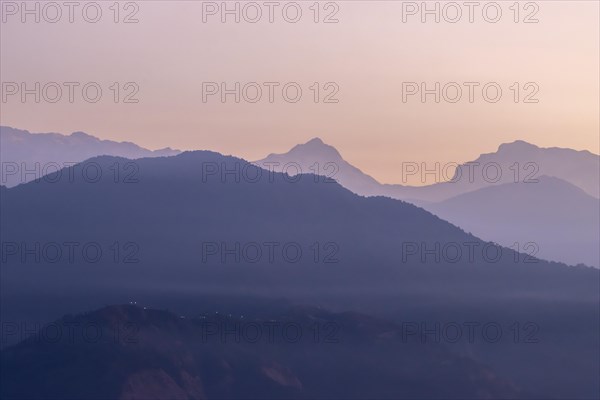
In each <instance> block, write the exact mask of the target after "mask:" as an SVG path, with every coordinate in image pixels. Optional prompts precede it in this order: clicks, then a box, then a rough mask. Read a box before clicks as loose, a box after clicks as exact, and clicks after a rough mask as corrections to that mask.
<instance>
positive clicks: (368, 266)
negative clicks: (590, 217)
mask: <svg viewBox="0 0 600 400" xmlns="http://www.w3.org/2000/svg"><path fill="white" fill-rule="evenodd" d="M131 162H132V161H131V160H127V159H124V158H118V157H109V156H102V157H96V158H93V159H90V160H87V161H86V162H84V163H82V164H80V165H76V166H73V167H71V168H69V169H66V170H64V171H62V173H61V174H60V175H58V176H54V177H52V176H49V177H48V179H42V180H40V181H38V182H29V183H26V184H23V185H19V186H16V187H12V188H7V189H4V190H2V191H0V202H1V204H2V207H0V218H1V220H2V224H1V226H0V236H1V237H2V265H1V269H0V273H1V279H0V292H1V296H2V301H1V302H0V307H1V311H2V313H1V316H2V320H3V321H25V320H35V319H38V320H45V321H46V322H48V319H45V317H47V316H48V315H53V316H54V317H55V316H56V315H62V314H64V313H65V312H72V311H73V310H82V309H92V308H96V307H97V306H98V305H102V304H107V303H108V304H114V303H117V302H123V300H124V299H131V298H134V299H135V298H147V297H154V298H158V299H159V300H160V303H158V304H161V303H164V302H166V301H168V299H169V298H172V297H174V296H176V297H181V298H182V299H184V300H181V301H180V303H186V302H187V299H193V298H195V296H206V295H211V294H218V295H220V296H224V297H230V296H256V297H262V298H267V299H273V301H278V300H275V299H279V298H282V297H284V298H286V299H290V300H292V301H296V302H303V303H308V304H320V303H322V304H325V305H327V306H333V307H336V308H337V309H340V308H341V309H343V310H348V309H363V308H364V309H368V310H369V312H373V313H375V314H376V315H381V314H386V315H389V316H390V317H391V318H392V319H394V320H400V321H402V320H403V319H404V317H405V313H406V309H407V308H410V307H413V308H418V311H419V312H418V313H414V314H412V315H413V317H412V318H414V319H416V321H419V318H428V320H430V319H431V320H433V321H440V320H442V321H452V320H454V319H455V318H456V319H458V317H460V318H461V320H464V321H473V320H475V321H480V322H478V323H481V324H484V323H485V322H486V321H490V320H491V321H500V320H501V321H503V322H506V323H505V324H504V325H503V326H504V329H505V330H506V332H510V330H509V328H508V327H509V326H511V324H513V323H514V321H515V319H517V320H518V321H525V322H526V321H534V322H539V323H540V332H541V333H543V336H542V337H541V340H540V342H539V343H538V344H537V345H536V346H528V347H519V346H518V345H513V344H512V343H510V344H508V345H498V346H496V347H494V346H490V347H483V348H481V349H478V351H477V360H478V361H482V360H485V361H484V362H483V363H484V364H486V365H489V366H490V367H491V368H493V369H494V370H496V371H498V373H499V374H500V375H501V376H506V377H508V378H509V379H511V380H512V381H515V382H516V384H517V385H519V387H524V389H525V390H527V391H528V392H532V393H542V394H543V395H544V396H548V395H550V394H552V393H558V394H559V395H564V396H571V397H573V396H576V397H597V394H598V393H597V389H598V380H597V378H598V376H600V375H599V374H598V365H597V364H595V360H596V359H595V355H596V354H597V351H596V350H598V349H597V347H598V343H597V332H598V326H597V323H595V322H594V317H590V315H592V316H595V315H597V312H598V302H599V300H600V299H599V282H600V280H599V277H600V275H599V271H598V270H597V269H593V268H586V267H569V266H567V265H565V264H560V263H549V262H546V261H543V260H538V259H535V258H530V257H528V256H526V255H524V254H519V253H515V252H514V251H511V250H509V249H505V248H500V247H498V246H494V245H493V244H492V243H489V242H484V241H481V240H480V239H478V238H477V237H475V236H473V235H471V234H468V233H466V232H464V231H463V230H461V229H460V228H458V227H456V226H454V225H451V224H450V223H448V222H446V221H444V220H442V219H440V218H438V217H436V216H434V215H432V214H431V213H429V212H427V211H425V210H423V209H421V208H419V207H416V206H414V205H412V204H409V203H405V202H402V201H398V200H393V199H389V198H384V197H361V196H358V195H356V194H354V193H352V192H351V191H349V190H347V189H345V188H343V187H342V186H340V185H339V184H337V183H335V182H330V181H328V180H327V179H325V178H324V177H319V176H316V175H301V176H299V177H291V176H288V175H284V174H279V173H276V174H269V173H268V172H267V171H264V170H259V169H256V167H254V166H252V165H251V164H249V163H247V162H245V161H243V160H240V159H237V158H234V157H225V156H222V155H220V154H217V153H213V152H205V151H199V152H185V153H182V154H180V155H177V156H174V157H157V158H142V159H138V160H135V161H133V163H134V165H135V168H134V169H133V170H132V171H134V172H135V173H134V174H133V176H128V175H125V174H121V175H119V176H118V177H117V178H118V179H115V175H114V174H113V171H114V168H115V167H114V166H115V165H117V166H118V167H119V169H120V167H122V166H123V165H124V164H126V163H131ZM90 165H93V166H94V168H86V167H87V166H90ZM128 165H129V164H128ZM111 168H112V169H111ZM96 170H98V171H108V172H106V173H102V174H94V173H93V172H94V171H96ZM83 171H88V174H87V175H85V174H83ZM90 171H91V172H90ZM261 174H262V175H261ZM70 176H73V179H67V178H66V177H70ZM96 177H98V178H97V179H96ZM73 242H75V244H73ZM68 243H71V245H69V246H70V247H69V246H68V245H67V244H68ZM207 243H208V244H210V249H214V247H213V246H217V247H220V248H221V249H222V251H218V252H217V253H216V254H215V253H213V252H211V253H210V254H209V255H207V252H204V250H205V249H206V247H205V245H206V244H207ZM268 243H271V244H274V245H276V246H275V247H274V248H275V250H274V252H273V253H272V254H273V256H274V257H273V261H271V259H270V255H269V254H270V253H269V250H268V247H267V244H268ZM290 243H293V244H295V247H294V246H293V247H292V251H291V252H288V253H287V255H286V256H283V255H282V248H283V247H284V246H285V245H286V244H290ZM90 244H94V246H88V245H90ZM237 244H240V246H238V247H237V248H238V249H239V248H242V249H244V250H239V251H236V246H237ZM247 244H252V246H251V247H248V246H245V245H247ZM407 244H408V246H406V245H407ZM257 246H258V247H259V248H260V249H262V255H261V256H260V257H258V258H257V257H256V253H255V251H256V248H257ZM57 248H58V250H57ZM71 248H73V249H75V250H73V254H74V261H73V262H69V254H70V251H69V249H71ZM84 248H87V250H88V251H87V252H85V253H83V249H84ZM97 248H99V249H100V254H101V256H100V257H99V258H96V257H95V255H96V253H95V251H94V250H96V249H97ZM296 248H300V249H301V252H302V253H301V254H302V256H301V257H299V258H296V257H295V252H294V251H293V250H295V249H296ZM457 249H458V250H460V251H461V254H460V255H459V257H458V258H457V257H456V253H455V251H456V250H457ZM468 249H474V250H473V251H472V252H471V251H469V250H468ZM486 250H487V251H486ZM57 251H61V252H62V256H61V257H59V258H58V259H57V258H56V257H57V254H58V253H57ZM498 254H499V256H497V255H498ZM286 257H287V258H286ZM128 261H133V262H128ZM190 301H191V300H190ZM93 305H95V306H93ZM473 309H475V310H479V311H480V312H479V313H475V314H472V313H470V312H467V311H469V310H473ZM463 312H467V314H468V315H462V313H463ZM40 315H43V316H44V318H42V317H40ZM541 318H543V320H542V321H540V319H541ZM511 321H512V322H511ZM564 321H569V326H570V327H573V326H576V327H577V329H572V328H566V327H564V326H563V325H562V324H563V323H564ZM506 335H509V333H506ZM357 346H358V345H357ZM468 351H469V352H473V349H472V348H469V349H468ZM557 353H560V357H561V360H563V361H564V362H560V363H556V362H551V357H552V355H553V354H557ZM524 354H526V355H527V356H526V357H524V356H523V355H524ZM549 357H550V359H549ZM344 362H345V361H343V359H342V361H341V362H340V363H341V364H342V365H343V364H344ZM166 372H167V375H168V376H165V375H163V374H162V373H160V372H156V371H153V372H152V373H151V375H150V378H148V377H147V376H146V377H140V378H139V379H140V380H138V381H134V383H135V382H147V379H152V380H158V379H162V380H164V381H165V382H167V381H168V382H170V381H169V378H168V377H171V378H173V379H175V378H174V377H175V376H176V375H172V374H171V373H170V372H168V371H166ZM156 374H158V375H156ZM282 374H283V373H281V372H279V373H275V375H274V376H281V375H282ZM283 376H284V377H285V376H287V375H286V374H283ZM424 379H425V381H427V379H428V378H424ZM175 382H176V383H177V382H178V381H177V380H176V381H175ZM291 382H295V381H294V380H293V379H292V381H291ZM177 385H178V386H179V387H183V386H181V385H180V384H179V383H177ZM134 386H135V385H134ZM135 387H137V386H135ZM169 387H170V386H169ZM274 393H275V392H274ZM277 393H279V392H277ZM382 396H383V394H382ZM275 397H278V396H277V395H275ZM326 397H327V396H326ZM459 397H460V396H459Z"/></svg>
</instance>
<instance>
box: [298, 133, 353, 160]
mask: <svg viewBox="0 0 600 400" xmlns="http://www.w3.org/2000/svg"><path fill="white" fill-rule="evenodd" d="M289 153H290V154H301V155H304V154H305V155H307V156H312V157H315V156H320V157H326V158H329V159H330V160H333V159H338V158H339V159H341V158H342V156H341V155H340V153H339V152H338V151H337V149H336V148H335V147H333V146H330V145H328V144H326V143H325V142H323V141H322V140H321V139H320V138H318V137H315V138H312V139H311V140H309V141H308V142H306V143H304V144H298V145H296V146H294V147H293V148H292V149H291V150H290V151H289Z"/></svg>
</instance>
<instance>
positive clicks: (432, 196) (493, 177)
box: [254, 138, 600, 204]
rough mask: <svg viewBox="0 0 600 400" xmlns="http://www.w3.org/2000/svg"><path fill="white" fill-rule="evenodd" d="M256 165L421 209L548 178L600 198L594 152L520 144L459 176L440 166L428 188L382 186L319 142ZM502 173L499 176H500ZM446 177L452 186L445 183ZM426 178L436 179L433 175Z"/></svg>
mask: <svg viewBox="0 0 600 400" xmlns="http://www.w3.org/2000/svg"><path fill="white" fill-rule="evenodd" d="M405 161H406V163H407V164H408V163H414V162H415V161H416V165H414V167H415V168H418V170H416V171H415V172H413V174H416V175H417V176H419V174H420V173H421V172H422V170H424V168H421V162H420V161H418V160H405ZM254 163H255V164H257V165H260V166H263V167H265V168H268V167H269V165H271V168H272V169H274V170H275V171H281V169H282V167H284V166H285V165H286V164H287V165H288V168H287V172H288V173H293V172H294V171H295V168H294V165H293V164H298V165H300V167H301V169H302V171H303V172H305V173H319V174H320V175H324V176H329V177H330V178H332V179H335V180H337V181H338V182H339V183H340V184H341V185H343V186H344V187H346V188H348V189H350V190H352V191H353V192H354V193H357V194H360V195H362V196H388V197H392V198H395V199H400V200H405V201H412V202H415V203H418V204H426V203H428V202H439V201H443V200H446V199H449V198H450V197H454V196H457V195H459V194H463V193H467V192H472V191H475V190H477V189H481V188H483V187H487V186H491V185H501V184H504V183H519V182H520V183H527V182H530V183H531V182H534V181H535V180H536V178H539V177H540V176H543V175H547V176H552V177H555V178H559V179H562V180H565V181H567V182H569V183H571V184H573V185H575V186H577V187H580V188H581V189H583V190H584V191H585V192H586V193H588V194H589V195H591V196H594V197H596V198H600V157H599V156H598V155H596V154H592V153H590V152H589V151H576V150H571V149H562V148H541V147H537V146H535V145H532V144H529V143H527V142H524V141H521V140H518V141H515V142H513V143H505V144H502V145H500V147H498V150H497V151H496V152H495V153H488V154H482V155H481V156H479V157H478V158H476V159H475V160H473V161H469V162H466V163H462V164H458V163H456V165H455V167H457V168H456V172H455V173H454V174H452V172H453V169H454V168H452V167H453V166H454V165H451V164H449V163H448V164H443V165H440V173H439V177H438V181H437V182H436V183H433V184H430V185H424V186H408V185H400V184H381V183H379V182H378V181H377V180H375V179H374V178H373V177H371V176H369V175H367V174H365V173H364V172H362V171H361V170H359V169H358V168H356V167H354V166H353V165H351V164H350V163H348V162H347V161H346V160H344V159H343V157H342V156H341V154H340V153H339V152H338V151H337V150H336V149H335V148H334V147H333V146H330V145H328V144H325V143H324V142H323V141H322V140H321V139H319V138H314V139H311V140H310V141H308V142H307V143H305V144H299V145H296V146H294V147H293V148H292V149H291V150H290V151H288V152H287V153H284V154H269V155H268V156H267V157H265V158H264V159H261V160H257V161H254ZM440 164H441V163H440ZM425 167H426V168H427V169H430V170H433V169H434V166H433V163H429V164H426V165H425ZM316 168H318V169H316ZM405 168H406V173H407V174H410V173H411V172H410V170H409V169H410V168H412V167H411V166H409V165H406V166H405ZM444 168H446V170H444ZM484 168H487V169H486V171H487V172H486V173H484V172H483V169H484ZM497 171H499V172H500V174H499V176H498V175H497V173H496V172H497ZM445 174H446V175H449V176H448V177H447V178H448V179H450V180H452V181H453V182H442V180H443V179H442V178H443V177H444V175H445ZM401 175H402V172H401V171H399V176H398V180H401V179H402V176H401ZM497 176H498V177H497ZM427 179H429V180H431V179H432V174H429V176H428V177H427Z"/></svg>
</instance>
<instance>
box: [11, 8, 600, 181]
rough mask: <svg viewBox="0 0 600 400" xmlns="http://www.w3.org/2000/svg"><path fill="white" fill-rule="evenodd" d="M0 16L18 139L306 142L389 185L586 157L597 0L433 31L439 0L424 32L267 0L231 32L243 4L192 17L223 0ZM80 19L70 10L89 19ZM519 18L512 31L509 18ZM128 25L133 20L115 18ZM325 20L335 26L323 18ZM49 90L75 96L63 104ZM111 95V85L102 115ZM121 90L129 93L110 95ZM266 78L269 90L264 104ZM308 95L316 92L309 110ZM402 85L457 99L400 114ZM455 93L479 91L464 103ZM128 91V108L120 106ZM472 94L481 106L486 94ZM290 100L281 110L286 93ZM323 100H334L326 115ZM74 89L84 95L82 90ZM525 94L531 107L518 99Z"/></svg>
mask: <svg viewBox="0 0 600 400" xmlns="http://www.w3.org/2000/svg"><path fill="white" fill-rule="evenodd" d="M0 3H1V6H2V26H1V38H0V44H1V54H0V55H1V61H0V67H1V81H2V83H3V93H2V94H3V99H2V103H1V107H2V112H1V123H2V124H3V125H9V126H13V127H16V128H22V129H27V130H30V131H33V132H61V133H66V134H68V133H71V132H73V131H85V132H88V133H90V134H93V135H95V136H98V137H100V138H103V139H112V140H119V141H121V140H128V141H133V142H136V143H138V144H139V145H141V146H144V147H147V148H151V149H156V148H162V147H167V146H170V147H173V148H179V149H211V150H215V151H219V152H222V153H225V154H235V155H237V156H241V157H243V158H246V159H249V160H254V159H259V158H263V157H264V156H265V155H267V154H268V153H272V152H285V151H287V150H288V149H289V148H290V147H292V146H293V145H295V144H297V143H301V142H305V141H307V140H308V139H310V138H312V137H315V136H319V137H321V138H322V139H323V140H324V141H325V142H327V143H329V144H332V145H334V146H335V147H337V148H338V149H339V150H340V152H341V153H342V154H343V155H344V156H345V158H346V159H347V160H348V161H350V162H351V163H353V164H355V165H357V166H358V167H359V168H361V169H362V170H363V171H365V172H367V173H369V174H371V175H373V176H374V177H376V178H377V179H379V180H380V181H383V182H390V183H391V182H399V181H400V177H399V174H400V168H401V163H402V162H403V161H417V162H436V161H438V162H448V161H457V162H460V161H466V160H470V159H474V158H476V157H477V155H479V154H480V153H484V152H491V151H494V150H495V149H496V148H497V146H498V145H499V144H500V143H503V142H509V141H513V140H516V139H523V140H526V141H529V142H532V143H535V144H537V145H540V146H544V147H550V146H559V147H571V148H575V149H588V150H590V151H593V152H594V153H598V149H599V146H600V143H599V130H600V126H599V106H600V105H599V78H598V76H599V46H600V45H599V37H600V33H599V29H598V16H599V7H598V2H596V1H538V2H529V3H528V4H527V5H526V3H527V2H521V3H520V4H518V7H515V6H514V5H513V3H514V2H513V1H509V2H497V3H494V4H499V6H500V9H501V11H502V15H501V17H500V20H499V21H498V22H497V23H491V22H487V21H486V20H485V19H484V13H483V11H482V10H483V7H484V6H486V7H487V8H486V10H487V13H486V14H485V18H487V19H488V20H490V21H491V20H493V19H494V18H495V6H494V5H488V4H489V3H490V2H480V3H479V4H478V6H477V7H475V9H474V12H473V18H474V22H473V23H469V9H468V8H467V7H466V6H462V7H461V12H462V17H461V18H460V20H458V22H456V23H451V22H448V21H445V20H444V16H446V18H447V19H452V18H454V17H455V15H456V8H452V6H448V5H447V2H441V3H439V7H440V9H441V10H442V11H441V20H440V22H439V23H436V22H435V21H434V20H433V18H434V16H433V15H429V16H427V20H426V22H425V23H422V22H421V14H420V13H419V12H418V11H417V14H416V15H408V12H410V11H412V10H413V9H412V8H411V7H412V6H413V4H414V5H417V6H420V4H421V2H418V3H413V4H409V3H407V2H404V3H403V2H394V1H369V2H367V1H353V2H349V1H345V2H331V3H327V2H321V3H319V4H317V5H318V9H319V15H318V20H319V22H318V23H315V22H314V18H315V11H314V10H315V9H316V8H317V7H315V6H314V2H313V1H308V2H296V3H294V4H291V5H290V2H276V3H277V6H275V7H274V14H273V18H274V21H273V22H272V23H270V22H269V8H268V6H265V5H264V4H265V3H264V2H262V1H260V2H257V3H254V4H258V5H259V7H260V9H261V11H262V18H261V19H260V20H259V21H258V22H256V23H250V22H246V21H245V20H244V16H245V17H246V18H247V19H252V18H254V17H255V15H256V7H254V8H253V6H246V7H245V8H244V6H245V3H239V5H238V7H239V8H240V10H241V11H240V18H241V20H240V23H236V22H235V21H234V17H235V16H234V15H226V17H227V20H226V22H225V23H222V22H221V14H220V13H219V12H217V14H216V15H208V12H210V11H212V10H213V8H212V7H213V6H216V7H219V8H220V7H221V2H217V3H211V2H199V1H198V2H194V1H186V2H183V1H169V2H167V1H152V2H129V3H127V2H122V3H120V5H119V11H120V12H119V15H118V21H119V22H118V23H115V22H114V21H113V19H114V18H115V8H111V7H114V6H113V3H114V2H113V1H109V2H97V4H99V5H100V9H101V10H102V16H101V17H100V20H99V22H96V23H91V22H87V21H86V20H85V19H84V18H83V10H82V9H83V6H84V5H86V4H89V2H82V3H79V6H78V8H76V9H75V10H74V14H73V18H74V22H73V23H70V22H69V15H68V14H69V9H68V8H67V7H65V6H61V11H62V17H61V18H60V19H58V21H57V22H55V23H51V22H48V21H47V20H52V19H54V18H55V16H56V15H57V14H56V10H55V9H52V8H50V7H47V8H46V9H42V7H43V4H42V3H40V5H39V6H38V7H40V22H39V23H36V22H35V21H34V17H35V15H28V14H26V15H22V10H21V9H20V8H21V2H7V1H2V2H0ZM58 3H59V4H62V3H63V2H58ZM35 4H36V3H35V2H29V3H28V6H29V7H30V8H31V9H33V8H34V7H35ZM227 4H228V6H227V7H229V8H231V9H233V8H234V7H236V3H235V2H229V3H227ZM295 4H297V5H298V7H299V8H300V9H301V10H302V16H301V18H300V21H299V22H297V23H291V22H287V21H286V20H285V18H287V19H288V20H293V19H294V18H295V12H296V6H295ZM454 4H459V5H462V4H463V2H462V1H461V2H457V3H454ZM284 6H285V7H286V13H285V14H284V11H283V8H284ZM15 7H17V8H19V9H16V10H15ZM94 7H95V6H93V5H92V6H87V8H86V14H85V16H86V18H87V19H88V20H90V21H91V20H93V19H94V18H95V8H94ZM311 7H312V8H311ZM428 7H430V8H431V9H433V8H434V7H435V2H429V3H428ZM511 7H512V9H511ZM203 8H204V10H205V11H207V13H205V14H204V17H205V18H206V22H203ZM517 8H518V10H519V15H518V19H519V21H520V22H518V23H515V22H514V18H515V9H517ZM403 9H404V10H405V11H406V12H407V13H406V14H405V15H404V17H405V18H406V22H403ZM243 10H245V14H244V13H243ZM443 10H445V14H444V13H443ZM131 13H133V16H132V18H136V19H137V20H138V22H137V23H123V21H122V20H123V19H124V18H125V17H126V16H127V15H130V14H131ZM330 14H332V15H333V16H332V17H331V18H336V19H338V22H337V23H323V19H324V18H325V17H326V16H327V15H330ZM284 16H285V18H284ZM21 17H25V18H26V21H25V22H24V23H23V22H22V21H21ZM45 19H46V20H45ZM525 19H537V20H538V22H537V23H524V22H523V20H525ZM11 82H14V83H17V84H18V85H20V84H21V83H23V82H24V83H26V85H27V87H28V88H34V84H35V82H40V87H43V86H44V85H45V84H47V83H48V82H56V83H57V84H59V86H62V88H63V93H62V98H61V99H60V100H58V101H57V102H56V103H51V102H49V101H48V99H52V98H53V97H54V96H55V92H54V90H55V88H54V86H53V85H49V86H47V87H46V88H47V92H46V93H45V95H46V98H44V96H43V93H41V95H42V97H41V99H40V102H39V103H36V102H35V99H34V94H30V95H27V96H26V98H25V102H22V100H21V96H20V93H16V94H14V95H10V94H8V92H10V91H11V90H12V91H14V87H12V86H10V85H11ZM64 82H78V83H79V84H80V85H79V86H78V87H76V88H75V89H74V92H73V93H74V98H73V103H70V102H69V100H68V87H67V86H65V85H64ZM88 82H96V83H97V84H98V85H99V86H100V87H101V89H102V98H101V99H100V100H99V101H98V102H96V103H91V102H89V101H86V100H85V99H84V98H83V95H82V89H81V88H82V87H83V85H85V84H86V83H88ZM114 82H118V83H119V85H117V86H119V87H120V90H119V96H118V102H117V103H115V102H114V99H113V97H114V95H115V90H114V89H115V88H116V86H111V85H113V83H114ZM127 82H134V83H135V84H134V85H130V86H127V87H125V84H126V83H127ZM203 82H216V83H217V84H219V85H220V84H221V83H222V82H225V83H226V84H227V87H229V88H233V87H234V83H235V82H240V83H241V85H240V86H241V87H243V86H244V84H246V83H249V82H257V83H258V85H259V86H260V87H261V88H262V98H261V100H260V101H258V102H256V103H250V102H248V101H245V100H244V98H243V97H242V98H241V100H240V102H239V103H236V102H235V101H234V95H228V96H227V97H226V102H225V103H222V102H221V100H220V96H219V94H217V95H213V96H209V97H208V98H207V101H206V102H203ZM265 82H277V83H279V86H276V87H274V99H273V102H272V103H271V102H269V99H268V97H269V96H268V95H269V93H268V92H269V89H268V87H269V86H266V85H264V83H265ZM289 82H296V83H297V85H298V86H299V87H300V88H301V89H302V98H301V99H300V100H299V101H298V102H296V103H292V102H291V101H286V100H285V99H284V98H283V95H282V87H283V86H284V85H285V84H286V83H289ZM314 82H318V83H319V85H318V86H319V88H320V89H319V96H318V99H319V102H317V103H315V102H314V95H315V92H316V91H315V90H314V88H315V87H314V86H312V85H313V84H314ZM328 82H331V84H329V86H325V85H326V84H327V83H328ZM403 82H416V83H417V84H419V85H420V84H421V82H425V83H426V85H427V87H428V88H430V89H432V88H434V85H435V82H440V87H443V86H444V85H445V84H447V83H449V82H456V83H457V85H458V86H460V87H461V89H462V98H461V100H459V101H458V102H456V103H450V102H449V101H446V100H444V97H443V96H442V97H441V99H440V102H439V103H436V102H435V101H434V94H430V95H428V96H427V97H426V98H425V100H426V102H425V103H422V102H421V97H420V95H419V94H416V95H413V96H409V97H407V100H406V101H405V102H404V101H403V93H404V92H403ZM464 82H477V83H479V86H476V87H474V92H473V95H474V97H473V102H472V103H471V102H469V98H468V97H469V88H468V86H465V85H464ZM490 82H491V83H496V84H497V85H499V87H500V88H501V89H502V97H501V98H500V100H499V101H498V102H496V103H492V102H490V101H486V100H485V99H484V97H483V94H482V87H483V86H484V85H485V84H486V83H490ZM515 82H518V85H517V86H518V87H519V99H518V100H519V101H518V102H517V103H515V102H514V95H515V88H516V86H513V84H514V83H515ZM527 83H529V85H528V86H526V84H527ZM136 86H137V88H139V91H138V92H137V94H135V95H134V96H133V99H137V100H138V103H124V102H123V100H124V98H125V95H126V94H128V93H132V92H133V91H134V89H135V88H136ZM404 86H406V85H404ZM488 86H489V87H488V89H489V90H488V92H487V93H488V95H489V96H490V97H489V98H490V100H491V98H492V97H493V96H494V95H495V89H494V87H495V85H488ZM111 87H112V88H113V89H112V90H111ZM290 87H291V89H290V88H288V89H289V90H288V92H287V93H288V95H289V96H290V98H291V97H293V96H294V94H295V89H294V87H293V86H290ZM311 87H312V89H311ZM511 87H512V88H513V89H511ZM205 88H206V86H205ZM336 88H339V91H338V92H337V94H335V95H334V96H333V98H334V99H337V100H338V102H337V103H324V102H323V100H324V99H325V97H326V96H327V95H328V94H331V93H332V92H333V91H335V90H336ZM446 88H447V91H446V92H445V94H446V98H448V99H452V98H454V96H455V93H456V91H455V90H456V85H449V86H446ZM404 89H406V87H405V88H404ZM19 90H21V89H19ZM40 92H42V90H40ZM534 92H536V93H535V94H533V93H534ZM89 93H92V95H91V96H92V97H93V95H94V93H93V86H92V89H90V92H88V94H89ZM246 95H247V98H252V97H254V96H255V87H253V86H252V85H250V86H247V92H246ZM528 95H531V96H530V97H529V99H537V100H538V102H537V103H526V102H524V100H525V99H526V98H528V97H527V96H528ZM4 97H5V98H4Z"/></svg>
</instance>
